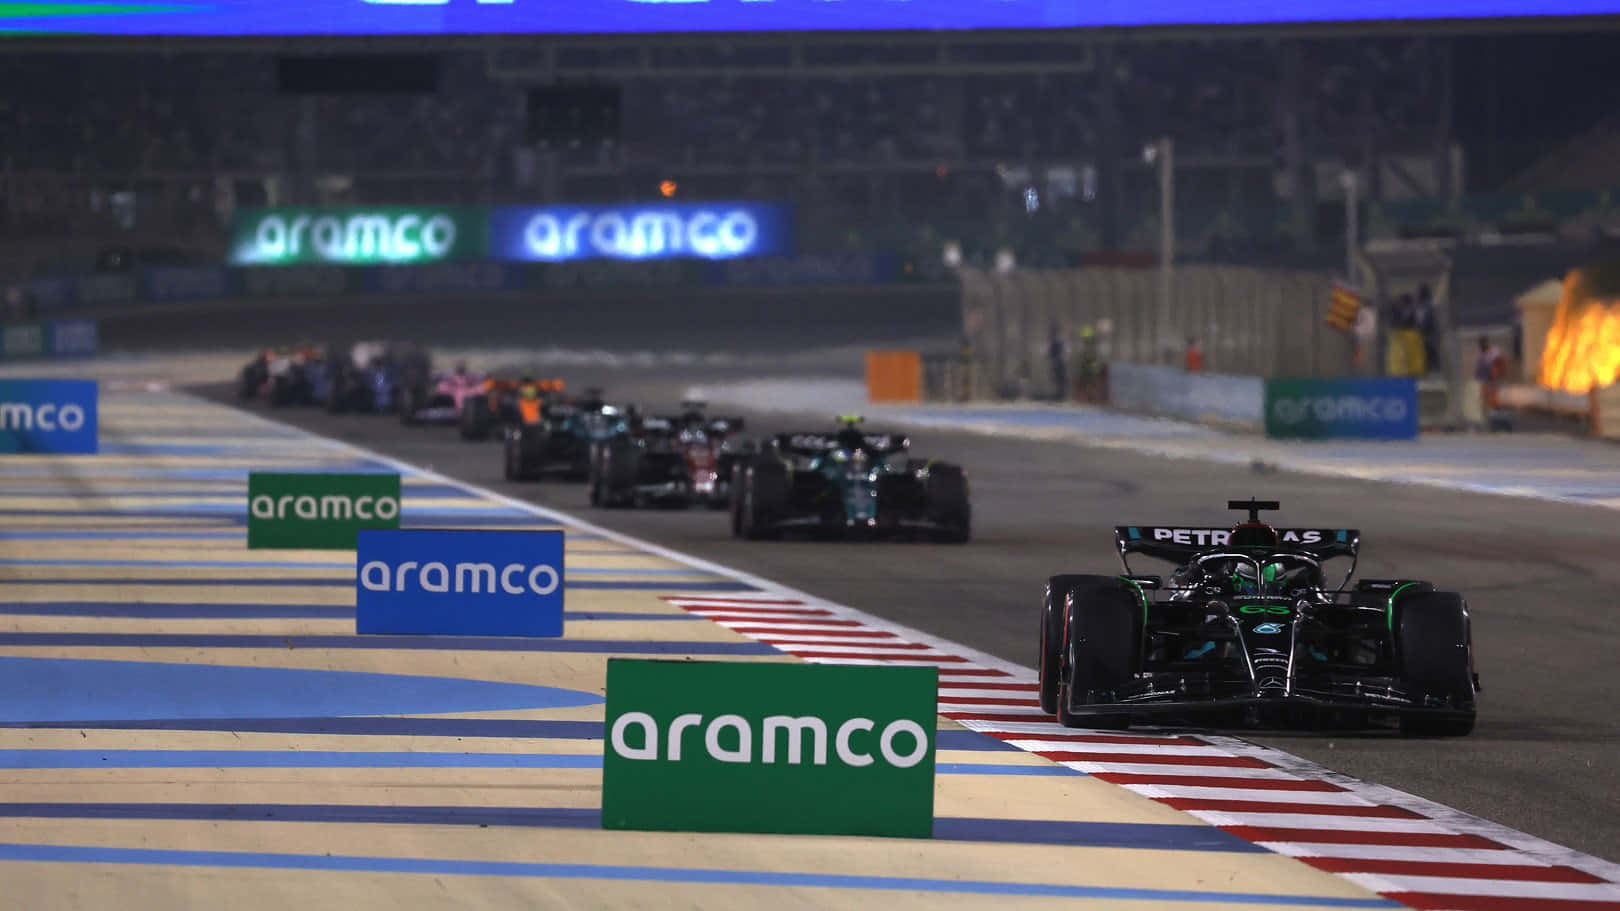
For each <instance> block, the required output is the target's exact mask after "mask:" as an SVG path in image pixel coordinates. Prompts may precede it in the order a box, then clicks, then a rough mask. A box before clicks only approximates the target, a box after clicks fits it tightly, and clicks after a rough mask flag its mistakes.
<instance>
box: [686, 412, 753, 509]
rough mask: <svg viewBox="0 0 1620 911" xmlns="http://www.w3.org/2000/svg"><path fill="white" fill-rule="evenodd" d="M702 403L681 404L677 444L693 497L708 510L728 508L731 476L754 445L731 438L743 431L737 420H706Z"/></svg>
mask: <svg viewBox="0 0 1620 911" xmlns="http://www.w3.org/2000/svg"><path fill="white" fill-rule="evenodd" d="M704 407H705V406H704V403H703V402H691V401H689V402H682V403H681V412H682V413H681V416H680V417H679V418H677V419H676V427H677V434H676V442H677V443H678V444H679V446H680V450H681V455H682V456H683V457H684V458H685V460H686V472H687V475H688V476H689V477H691V479H692V498H693V500H694V501H695V502H697V503H701V504H703V505H705V506H708V507H709V508H710V509H726V508H728V507H730V506H731V476H732V474H733V473H734V470H735V469H736V466H737V463H738V461H739V460H740V459H743V458H744V457H746V456H749V455H752V454H753V452H754V450H755V446H754V444H753V443H752V442H749V441H740V440H736V439H734V435H735V434H737V433H740V432H742V429H743V426H744V423H743V419H742V418H740V417H718V418H717V417H709V416H708V415H706V414H705V413H704Z"/></svg>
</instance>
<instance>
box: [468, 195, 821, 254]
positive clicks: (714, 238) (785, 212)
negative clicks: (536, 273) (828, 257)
mask: <svg viewBox="0 0 1620 911" xmlns="http://www.w3.org/2000/svg"><path fill="white" fill-rule="evenodd" d="M489 244H490V258H491V259H496V260H511V261H517V262H547V263H558V262H570V261H573V260H585V259H676V258H683V257H684V258H695V259H745V258H748V257H755V256H783V255H787V254H789V253H792V252H793V217H792V209H791V208H790V207H788V206H785V205H777V204H771V203H757V202H670V203H649V204H644V205H629V206H541V207H538V208H534V207H517V206H513V207H502V208H498V209H496V210H495V211H494V212H493V213H492V215H491V217H490V226H489Z"/></svg>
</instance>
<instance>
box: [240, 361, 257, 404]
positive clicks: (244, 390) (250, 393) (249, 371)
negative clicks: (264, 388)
mask: <svg viewBox="0 0 1620 911" xmlns="http://www.w3.org/2000/svg"><path fill="white" fill-rule="evenodd" d="M263 383H264V374H263V371H261V370H257V369H255V368H254V367H251V366H248V367H243V368H242V379H241V382H240V383H239V384H238V385H237V387H236V397H237V398H239V399H242V400H244V401H246V400H247V399H251V398H253V397H254V396H256V395H258V394H259V386H260V385H262V384H263Z"/></svg>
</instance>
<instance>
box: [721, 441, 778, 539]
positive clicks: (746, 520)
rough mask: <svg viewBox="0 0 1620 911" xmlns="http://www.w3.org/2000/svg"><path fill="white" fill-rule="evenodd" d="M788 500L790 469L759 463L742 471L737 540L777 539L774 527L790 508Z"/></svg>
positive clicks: (738, 501)
mask: <svg viewBox="0 0 1620 911" xmlns="http://www.w3.org/2000/svg"><path fill="white" fill-rule="evenodd" d="M787 498H788V480H787V469H785V468H784V467H783V466H782V464H781V463H780V462H774V461H771V460H768V459H759V460H756V461H754V462H752V463H750V464H749V465H748V467H747V468H745V469H744V470H743V474H742V490H741V491H740V495H739V496H738V498H737V517H736V522H735V523H734V528H735V529H736V534H737V536H738V537H740V538H746V539H748V540H750V541H759V540H763V539H766V538H772V537H775V536H776V534H777V532H776V527H775V525H774V523H775V521H776V518H777V516H779V515H781V514H782V510H783V509H784V508H785V507H786V506H787Z"/></svg>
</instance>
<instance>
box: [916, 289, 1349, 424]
mask: <svg viewBox="0 0 1620 911" xmlns="http://www.w3.org/2000/svg"><path fill="white" fill-rule="evenodd" d="M959 275H960V278H961V282H962V326H963V342H964V345H963V351H962V352H961V353H960V355H958V358H959V360H960V361H961V362H962V365H961V366H959V367H958V368H956V369H955V370H954V371H952V376H951V377H950V379H949V381H945V382H937V383H934V382H930V383H926V384H925V385H926V386H927V387H928V389H929V391H930V392H934V391H935V390H950V391H951V392H959V391H970V394H971V396H972V397H974V398H1005V397H1031V396H1038V397H1061V398H1065V399H1067V398H1074V397H1082V398H1083V397H1087V396H1086V395H1085V394H1084V390H1085V384H1086V378H1087V376H1088V375H1089V373H1090V368H1091V367H1092V366H1093V365H1095V364H1101V363H1109V362H1116V361H1126V362H1131V363H1136V364H1157V365H1165V366H1174V367H1184V366H1186V365H1187V351H1188V347H1189V341H1195V342H1196V343H1197V346H1198V349H1199V351H1200V354H1201V360H1202V364H1201V369H1202V370H1205V371H1208V372H1211V373H1223V374H1233V375H1240V376H1260V377H1277V376H1295V377H1315V376H1339V375H1345V374H1346V373H1349V372H1351V370H1352V353H1353V348H1352V342H1351V339H1350V337H1349V336H1346V335H1345V334H1343V333H1340V332H1336V331H1334V330H1332V329H1329V328H1327V327H1326V326H1325V325H1323V318H1324V315H1325V308H1326V306H1327V301H1328V294H1329V289H1330V285H1331V277H1330V276H1328V275H1326V274H1321V273H1315V272H1305V271H1295V270H1283V269H1260V268H1249V267H1243V266H1222V265H1185V266H1178V267H1177V268H1176V269H1175V270H1174V273H1173V277H1172V281H1171V283H1170V288H1171V292H1170V296H1169V298H1168V300H1165V299H1164V298H1163V296H1162V292H1161V281H1160V280H1161V276H1160V274H1159V273H1158V272H1157V271H1156V270H1153V269H1130V268H1114V267H1105V268H1089V269H1019V270H1013V271H1009V272H1004V273H1001V272H988V271H984V270H980V269H971V268H963V269H961V270H959ZM1054 339H1056V340H1057V341H1060V342H1061V343H1062V346H1063V347H1062V351H1063V353H1064V357H1063V365H1064V374H1065V375H1064V384H1065V386H1066V387H1067V388H1065V389H1063V390H1059V389H1057V388H1056V382H1057V371H1056V370H1054V369H1053V358H1052V342H1053V341H1054ZM934 369H935V370H936V371H938V370H942V369H943V368H940V367H938V366H935V368H934ZM943 397H952V398H954V397H957V396H956V395H954V394H947V395H946V396H943Z"/></svg>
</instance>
